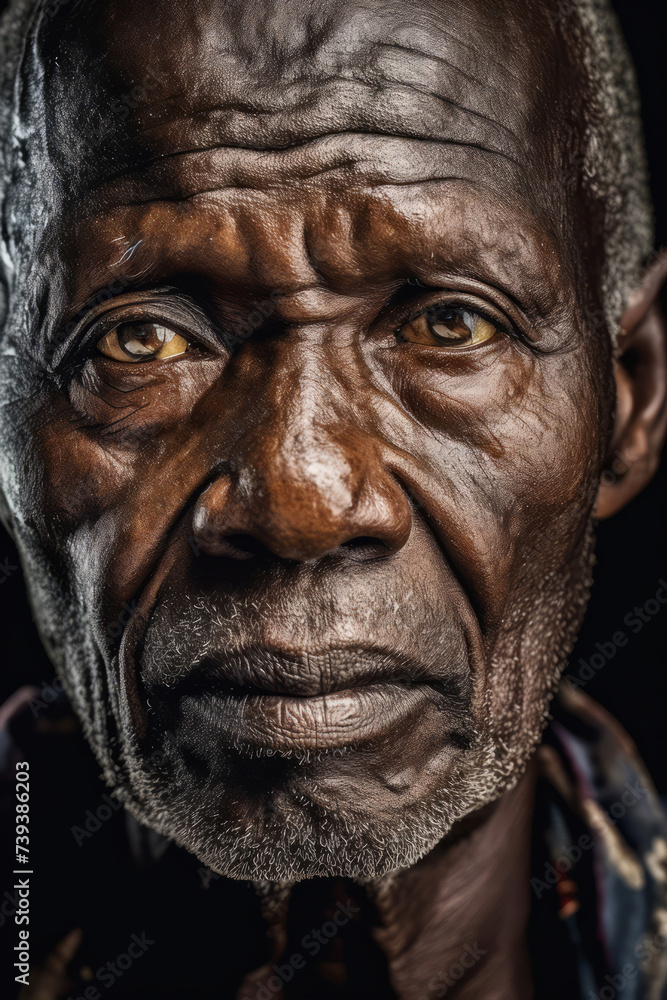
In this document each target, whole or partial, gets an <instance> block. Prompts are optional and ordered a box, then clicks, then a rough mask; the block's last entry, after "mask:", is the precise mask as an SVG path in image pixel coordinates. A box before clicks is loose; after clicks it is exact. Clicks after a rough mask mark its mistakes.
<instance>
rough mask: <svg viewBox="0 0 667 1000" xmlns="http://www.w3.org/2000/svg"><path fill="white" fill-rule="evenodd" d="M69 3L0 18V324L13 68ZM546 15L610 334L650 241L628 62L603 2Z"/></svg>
mask: <svg viewBox="0 0 667 1000" xmlns="http://www.w3.org/2000/svg"><path fill="white" fill-rule="evenodd" d="M68 2H69V0H9V5H8V7H7V8H6V10H5V11H4V13H3V14H2V16H1V17H0V210H1V217H2V233H1V234H0V327H1V326H2V321H3V316H4V314H5V308H3V306H5V307H6V297H7V293H6V289H7V287H8V285H9V281H10V278H9V275H10V272H11V261H10V256H9V248H8V221H7V217H6V216H7V213H6V202H7V193H8V190H9V187H10V185H11V183H12V173H13V171H14V170H15V169H16V167H15V165H14V143H15V136H14V134H13V133H14V127H13V118H14V104H15V94H16V86H17V77H18V71H19V66H20V64H21V59H22V57H23V51H24V47H25V44H26V39H27V38H28V36H29V34H30V26H31V23H32V21H33V19H34V18H36V17H38V16H39V15H40V14H42V15H43V14H44V13H45V12H46V13H47V15H48V16H52V15H53V13H55V11H56V10H57V9H58V8H59V7H61V6H63V5H64V4H66V3H68ZM77 2H79V0H75V4H76V3H77ZM534 2H536V3H538V4H541V3H543V2H544V0H534ZM75 4H73V6H74V5H75ZM550 17H551V18H552V19H553V18H555V19H556V21H557V22H558V23H560V25H561V26H562V30H563V31H564V32H565V33H569V34H571V36H572V37H573V39H574V40H575V42H576V43H577V44H578V46H579V49H580V53H581V57H582V58H583V60H584V64H585V68H586V71H587V74H588V78H589V80H590V84H591V87H590V90H591V95H590V100H589V102H588V108H587V128H586V136H585V149H584V155H583V157H582V161H581V174H582V179H583V183H584V185H585V188H586V190H587V191H588V193H589V194H590V195H591V196H592V197H594V198H595V200H596V202H597V203H598V204H600V205H601V206H602V217H601V226H602V230H603V231H602V233H600V234H599V235H600V238H601V239H602V241H603V248H602V249H603V269H602V274H601V294H602V301H603V305H604V311H605V317H606V321H607V325H608V326H609V330H610V333H611V334H612V336H614V337H615V335H616V333H617V331H618V326H619V322H620V319H621V315H622V313H623V309H624V306H625V304H626V303H627V301H628V299H629V296H630V294H631V292H632V291H633V290H634V289H635V288H636V287H637V285H638V284H639V282H640V279H641V276H642V269H643V268H644V266H645V263H646V259H647V257H648V255H649V254H650V252H651V249H652V247H653V240H654V233H653V210H652V205H651V198H650V194H649V183H648V169H647V163H646V155H645V150H644V140H643V134H642V124H641V114H640V102H639V94H638V89H637V82H636V78H635V72H634V67H633V65H632V61H631V59H630V55H629V53H628V50H627V48H626V45H625V41H624V38H623V35H622V33H621V29H620V25H619V24H618V21H617V19H616V16H615V14H614V12H613V9H612V7H611V4H610V2H609V0H558V2H557V5H556V7H555V9H554V10H552V11H551V12H550ZM3 299H4V300H5V301H4V302H3Z"/></svg>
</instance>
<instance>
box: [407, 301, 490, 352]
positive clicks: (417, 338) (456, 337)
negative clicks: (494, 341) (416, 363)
mask: <svg viewBox="0 0 667 1000" xmlns="http://www.w3.org/2000/svg"><path fill="white" fill-rule="evenodd" d="M497 332H498V327H497V326H494V324H493V323H491V322H490V321H489V320H488V319H485V318H484V316H480V314H479V313H476V312H471V311H470V310H469V309H464V308H462V307H460V306H432V307H431V308H430V309H425V310H424V312H423V313H420V314H419V316H416V317H415V318H414V319H411V320H410V322H409V323H404V325H403V326H402V327H401V328H400V330H399V334H400V336H401V339H402V340H407V341H408V342H409V343H411V344H423V345H424V346H425V347H476V346H477V345H478V344H483V343H485V342H486V341H487V340H491V338H492V337H494V336H495V335H496V333H497Z"/></svg>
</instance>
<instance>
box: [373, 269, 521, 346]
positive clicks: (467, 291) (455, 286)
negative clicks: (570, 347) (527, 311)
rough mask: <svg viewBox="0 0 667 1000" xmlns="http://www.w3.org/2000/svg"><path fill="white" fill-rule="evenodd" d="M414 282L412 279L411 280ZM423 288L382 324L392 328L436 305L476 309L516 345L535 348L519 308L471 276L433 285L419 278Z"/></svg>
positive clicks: (419, 283)
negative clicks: (420, 293) (470, 277)
mask: <svg viewBox="0 0 667 1000" xmlns="http://www.w3.org/2000/svg"><path fill="white" fill-rule="evenodd" d="M411 284H414V282H411ZM417 287H418V288H419V289H422V290H423V293H422V295H421V296H419V297H418V298H417V297H412V298H411V300H410V301H409V302H405V303H402V304H401V306H399V307H394V308H393V309H390V310H389V311H388V313H386V314H385V316H384V317H383V319H382V325H383V326H385V325H389V326H391V327H392V328H393V330H394V331H397V330H398V329H400V327H401V326H402V325H403V324H405V323H409V322H411V321H412V320H414V319H416V318H417V317H418V316H420V315H421V314H422V313H423V312H426V310H428V309H432V308H434V307H435V306H439V305H441V306H451V307H452V308H454V307H460V308H463V309H467V310H469V311H470V312H475V313H477V314H478V315H480V316H482V317H483V318H484V319H486V320H488V321H489V322H490V323H493V325H494V326H496V327H498V329H499V331H500V332H501V333H504V334H505V335H507V336H508V337H511V338H512V339H513V340H514V341H515V342H516V343H517V344H522V345H524V346H526V347H530V348H532V349H534V350H537V345H536V344H535V332H534V331H533V328H532V326H531V324H530V322H529V321H528V319H527V318H526V317H525V316H524V315H523V313H522V311H521V310H520V309H519V308H518V307H517V306H516V305H515V304H514V303H513V302H512V301H510V300H509V299H508V298H507V296H505V295H503V294H501V293H500V292H499V291H497V289H495V288H493V287H489V286H486V285H485V286H484V287H483V288H481V287H480V286H479V284H478V283H477V282H473V281H472V280H470V279H465V278H459V277H458V276H452V278H451V283H449V282H447V283H446V278H445V276H443V279H442V284H438V285H437V286H436V285H433V284H426V283H425V282H421V281H418V282H417Z"/></svg>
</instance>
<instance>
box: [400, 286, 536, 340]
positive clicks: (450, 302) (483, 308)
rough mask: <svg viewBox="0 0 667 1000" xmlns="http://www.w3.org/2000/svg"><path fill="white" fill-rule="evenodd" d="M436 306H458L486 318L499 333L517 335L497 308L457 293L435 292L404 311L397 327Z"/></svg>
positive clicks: (454, 307) (512, 326) (453, 307)
mask: <svg viewBox="0 0 667 1000" xmlns="http://www.w3.org/2000/svg"><path fill="white" fill-rule="evenodd" d="M437 306H443V307H446V306H449V307H450V308H452V309H456V308H460V309H465V310H467V311H468V312H472V313H475V314H476V315H478V316H481V317H482V318H483V319H485V320H487V321H488V322H489V323H491V324H492V325H493V326H495V327H497V328H498V330H499V331H500V332H501V333H505V334H507V335H508V336H515V337H516V336H518V333H517V332H516V331H515V329H514V325H513V324H512V323H510V322H509V320H508V319H507V317H506V316H504V315H503V314H502V313H501V312H500V311H499V310H497V309H495V308H493V307H488V306H487V305H486V304H485V303H480V302H479V301H476V300H475V299H474V298H473V297H472V296H470V295H465V294H464V295H461V294H457V293H449V294H447V295H445V296H443V295H442V294H440V295H438V294H437V293H436V294H435V296H434V298H433V299H432V300H431V301H428V302H426V303H424V304H421V303H420V305H419V308H415V307H414V305H413V308H412V309H411V310H410V312H409V313H406V316H405V318H404V319H401V320H400V321H399V322H398V324H397V329H400V328H401V327H402V326H405V324H406V323H411V322H412V321H413V320H415V319H417V317H418V316H421V315H422V314H423V313H425V312H428V310H429V309H434V308H436V307H437Z"/></svg>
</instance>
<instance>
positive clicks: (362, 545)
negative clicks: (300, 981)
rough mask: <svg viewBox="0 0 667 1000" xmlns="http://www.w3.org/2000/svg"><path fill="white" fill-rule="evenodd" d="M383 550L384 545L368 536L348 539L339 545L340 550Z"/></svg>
mask: <svg viewBox="0 0 667 1000" xmlns="http://www.w3.org/2000/svg"><path fill="white" fill-rule="evenodd" d="M370 548H374V549H377V548H384V544H383V543H382V542H381V541H380V540H379V539H378V538H372V537H371V536H370V535H359V536H358V537H357V538H348V540H347V541H346V542H342V543H341V549H370Z"/></svg>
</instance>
